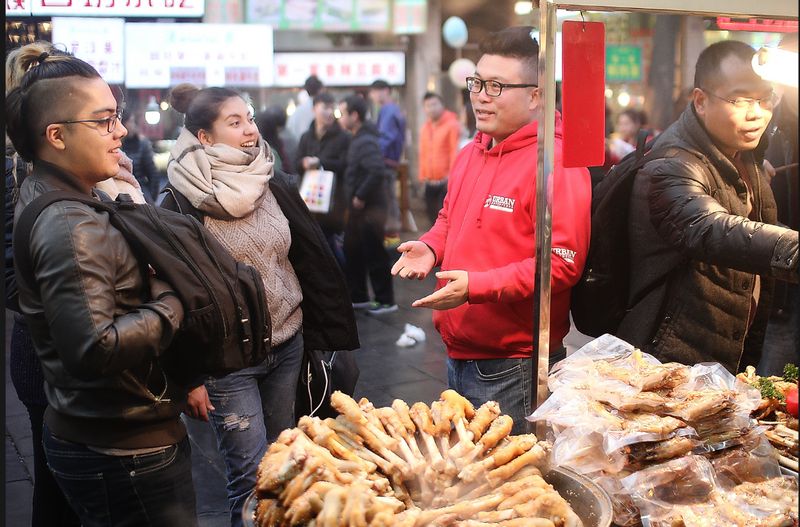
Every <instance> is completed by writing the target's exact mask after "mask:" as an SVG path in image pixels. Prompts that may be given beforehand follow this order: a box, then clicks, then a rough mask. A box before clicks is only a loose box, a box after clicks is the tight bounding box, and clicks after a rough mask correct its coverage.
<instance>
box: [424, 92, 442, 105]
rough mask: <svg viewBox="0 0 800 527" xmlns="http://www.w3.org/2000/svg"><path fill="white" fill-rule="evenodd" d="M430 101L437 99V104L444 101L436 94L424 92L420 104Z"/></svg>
mask: <svg viewBox="0 0 800 527" xmlns="http://www.w3.org/2000/svg"><path fill="white" fill-rule="evenodd" d="M430 99H439V102H440V103H442V104H444V99H442V96H441V95H439V94H438V93H436V92H432V91H428V92H425V95H423V96H422V102H425V101H427V100H430Z"/></svg>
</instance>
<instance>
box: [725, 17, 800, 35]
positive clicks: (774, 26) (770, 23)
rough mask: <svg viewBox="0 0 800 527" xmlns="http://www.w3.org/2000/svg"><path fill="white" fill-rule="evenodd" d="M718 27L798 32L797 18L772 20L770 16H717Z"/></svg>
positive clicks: (799, 28) (738, 29) (739, 29)
mask: <svg viewBox="0 0 800 527" xmlns="http://www.w3.org/2000/svg"><path fill="white" fill-rule="evenodd" d="M717 27H718V28H719V29H724V30H728V31H768V32H771V33H797V32H798V30H800V26H798V21H797V20H771V19H768V18H731V17H727V16H718V17H717Z"/></svg>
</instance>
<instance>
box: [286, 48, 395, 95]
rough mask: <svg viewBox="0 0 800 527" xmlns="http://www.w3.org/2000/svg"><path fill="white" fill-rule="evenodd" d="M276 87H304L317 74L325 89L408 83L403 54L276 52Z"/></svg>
mask: <svg viewBox="0 0 800 527" xmlns="http://www.w3.org/2000/svg"><path fill="white" fill-rule="evenodd" d="M274 60H275V86H281V87H296V86H302V85H303V82H305V80H306V78H308V77H309V76H310V75H317V76H318V77H319V78H320V80H321V81H322V82H323V83H324V84H325V85H326V86H368V85H369V84H371V83H372V81H374V80H377V79H383V80H385V81H386V82H388V83H389V84H392V85H395V86H399V85H403V84H405V82H406V56H405V53H403V52H402V51H374V52H372V51H370V52H366V51H365V52H353V53H275V58H274Z"/></svg>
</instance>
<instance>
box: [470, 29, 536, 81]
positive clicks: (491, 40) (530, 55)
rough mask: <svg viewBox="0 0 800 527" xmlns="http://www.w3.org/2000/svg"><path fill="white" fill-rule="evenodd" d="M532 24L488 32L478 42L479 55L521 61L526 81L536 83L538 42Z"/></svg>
mask: <svg viewBox="0 0 800 527" xmlns="http://www.w3.org/2000/svg"><path fill="white" fill-rule="evenodd" d="M534 31H535V29H534V28H533V27H532V26H515V27H508V28H505V29H501V30H500V31H495V32H494V33H489V35H488V36H487V37H486V38H485V39H483V41H482V42H481V44H480V48H479V49H480V52H481V55H499V56H501V57H509V58H514V59H519V60H521V61H522V74H523V75H524V76H525V78H524V79H523V80H524V81H525V82H526V83H532V84H536V83H538V78H539V43H538V42H537V41H536V39H535V38H533V34H532V33H533V32H534Z"/></svg>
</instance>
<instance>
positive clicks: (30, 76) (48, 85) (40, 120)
mask: <svg viewBox="0 0 800 527" xmlns="http://www.w3.org/2000/svg"><path fill="white" fill-rule="evenodd" d="M8 59H10V60H11V61H13V64H9V62H6V69H7V71H6V73H9V71H8V68H9V67H11V68H19V71H24V72H25V73H24V74H23V75H22V76H21V78H19V85H18V86H16V87H14V88H13V89H12V90H10V91H9V92H8V93H7V94H6V108H5V109H6V132H7V133H8V137H9V138H10V139H11V143H12V144H13V145H14V149H16V151H17V153H19V155H20V156H21V157H22V159H24V160H25V161H29V162H32V161H33V160H34V158H35V157H36V151H37V149H38V148H39V146H40V145H41V144H42V142H43V141H44V138H43V137H42V132H43V131H44V130H45V128H47V126H48V125H49V124H50V123H51V122H53V121H57V120H59V119H68V118H69V116H66V115H64V116H62V115H59V112H65V111H69V108H70V107H71V106H70V105H69V104H67V102H68V101H70V100H71V99H73V100H76V97H80V95H79V92H80V87H81V84H82V83H84V82H86V81H90V80H94V79H100V78H101V77H100V74H99V73H98V72H97V70H95V69H94V67H92V66H91V65H90V64H88V63H87V62H84V61H83V60H81V59H79V58H77V57H74V56H73V55H71V54H69V53H66V52H64V51H59V50H58V49H56V48H53V47H52V45H51V44H50V43H48V42H34V43H31V44H28V45H26V46H23V47H22V48H20V49H19V51H18V52H16V53H15V54H14V55H13V56H9V57H8ZM7 80H8V78H7Z"/></svg>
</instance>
